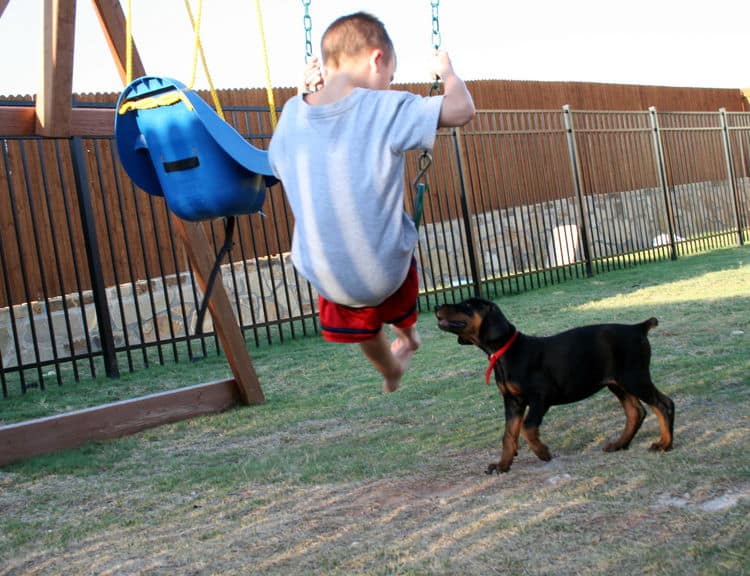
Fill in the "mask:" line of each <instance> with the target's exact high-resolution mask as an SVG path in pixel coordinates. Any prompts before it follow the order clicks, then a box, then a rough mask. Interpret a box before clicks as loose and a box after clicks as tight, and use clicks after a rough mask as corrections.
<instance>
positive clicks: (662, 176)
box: [648, 106, 677, 260]
mask: <svg viewBox="0 0 750 576" xmlns="http://www.w3.org/2000/svg"><path fill="white" fill-rule="evenodd" d="M648 112H649V118H650V120H651V134H652V136H653V140H654V157H655V160H656V171H657V173H658V175H659V187H660V188H661V191H662V194H664V207H665V209H666V211H667V227H668V228H669V246H670V255H669V257H670V258H671V259H672V260H677V245H676V244H675V238H674V214H673V211H672V202H671V201H670V199H669V187H668V186H667V169H666V166H665V162H664V146H663V144H662V141H661V128H659V117H658V115H657V113H656V107H655V106H649V108H648Z"/></svg>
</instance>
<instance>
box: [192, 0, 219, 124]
mask: <svg viewBox="0 0 750 576" xmlns="http://www.w3.org/2000/svg"><path fill="white" fill-rule="evenodd" d="M185 8H187V13H188V16H189V18H190V25H191V26H192V27H193V31H194V32H195V46H194V49H193V77H192V79H191V81H190V86H188V88H189V89H190V90H192V89H193V85H194V84H195V76H196V70H197V68H198V55H199V54H200V57H201V63H202V64H203V71H204V72H205V73H206V79H207V80H208V86H209V90H210V92H211V99H212V100H213V102H214V108H216V113H217V114H218V115H219V116H220V117H221V119H222V120H226V119H225V118H224V110H223V109H222V108H221V102H220V101H219V94H218V92H216V88H215V87H214V82H213V80H212V79H211V73H210V72H209V71H208V61H207V60H206V53H205V52H204V51H203V43H202V42H201V37H200V25H201V12H202V9H203V2H202V0H198V13H197V17H196V19H195V20H194V19H193V11H192V9H191V8H190V2H189V0H185Z"/></svg>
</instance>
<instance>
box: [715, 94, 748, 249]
mask: <svg viewBox="0 0 750 576" xmlns="http://www.w3.org/2000/svg"><path fill="white" fill-rule="evenodd" d="M719 117H720V118H721V133H722V136H723V139H722V140H723V142H724V160H726V163H727V177H728V178H729V187H730V189H731V190H732V199H733V200H734V216H735V219H736V220H737V236H738V237H739V240H740V246H742V245H743V244H744V243H745V239H744V235H743V233H742V231H743V229H744V223H743V222H742V216H741V214H742V213H741V210H740V196H739V192H738V191H737V181H736V180H735V176H734V158H733V157H732V142H731V140H730V138H729V122H727V110H726V108H719Z"/></svg>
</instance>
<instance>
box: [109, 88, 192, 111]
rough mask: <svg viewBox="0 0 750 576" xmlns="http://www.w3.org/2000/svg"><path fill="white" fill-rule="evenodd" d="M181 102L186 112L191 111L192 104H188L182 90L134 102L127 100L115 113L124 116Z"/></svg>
mask: <svg viewBox="0 0 750 576" xmlns="http://www.w3.org/2000/svg"><path fill="white" fill-rule="evenodd" d="M178 102H182V103H183V104H185V106H187V108H188V110H190V111H191V112H192V111H193V104H192V103H191V102H190V100H189V99H188V97H187V96H185V93H184V92H183V91H182V90H173V91H172V92H167V93H166V94H161V95H160V96H147V97H146V98H140V99H136V100H128V101H127V102H123V103H122V105H121V106H120V109H119V110H118V111H117V112H118V114H120V115H122V114H126V113H128V112H130V111H131V110H151V109H153V108H159V107H161V106H172V105H174V104H177V103H178Z"/></svg>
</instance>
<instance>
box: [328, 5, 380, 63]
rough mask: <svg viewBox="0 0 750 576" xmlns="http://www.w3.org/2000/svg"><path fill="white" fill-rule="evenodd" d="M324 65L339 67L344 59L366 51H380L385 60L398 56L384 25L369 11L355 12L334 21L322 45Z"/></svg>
mask: <svg viewBox="0 0 750 576" xmlns="http://www.w3.org/2000/svg"><path fill="white" fill-rule="evenodd" d="M320 47H321V54H322V55H323V62H324V63H326V64H330V65H333V66H338V65H339V64H340V62H341V58H342V57H349V58H353V57H356V56H359V55H360V54H361V53H362V52H364V51H365V50H372V49H380V50H382V51H383V54H384V55H385V57H386V59H387V60H388V61H390V60H391V59H392V58H394V57H395V50H394V49H393V42H391V38H390V36H388V32H386V30H385V26H384V25H383V23H382V22H381V21H380V20H378V19H377V18H376V17H375V16H373V15H372V14H368V13H367V12H355V13H354V14H349V15H348V16H341V17H340V18H338V19H336V20H334V21H333V22H332V23H331V25H330V26H328V28H327V29H326V31H325V32H324V33H323V38H322V39H321V42H320Z"/></svg>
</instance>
